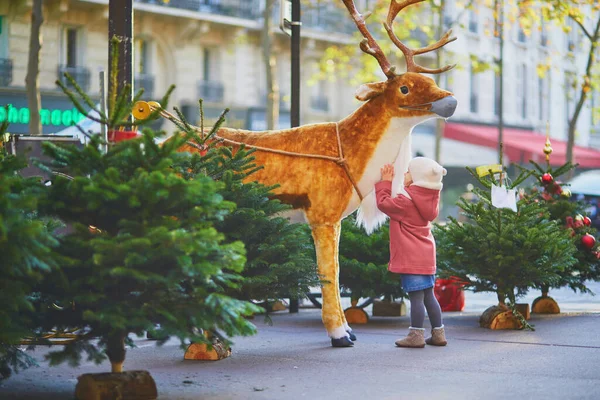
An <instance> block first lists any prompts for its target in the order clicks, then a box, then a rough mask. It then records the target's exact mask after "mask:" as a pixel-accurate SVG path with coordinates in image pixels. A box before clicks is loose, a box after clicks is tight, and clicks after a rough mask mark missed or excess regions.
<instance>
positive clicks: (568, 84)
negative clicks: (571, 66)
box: [565, 71, 575, 125]
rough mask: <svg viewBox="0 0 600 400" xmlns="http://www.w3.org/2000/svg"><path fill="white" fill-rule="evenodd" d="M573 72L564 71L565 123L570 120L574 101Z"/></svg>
mask: <svg viewBox="0 0 600 400" xmlns="http://www.w3.org/2000/svg"><path fill="white" fill-rule="evenodd" d="M574 85H575V74H573V73H572V72H569V71H566V72H565V112H566V119H567V125H568V124H569V122H570V120H571V114H572V113H573V104H574V101H575V96H574V94H575V88H574Z"/></svg>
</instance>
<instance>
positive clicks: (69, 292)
mask: <svg viewBox="0 0 600 400" xmlns="http://www.w3.org/2000/svg"><path fill="white" fill-rule="evenodd" d="M70 81H71V84H72V85H73V86H74V87H75V90H76V93H73V92H71V91H69V90H68V89H66V88H64V87H63V90H65V92H66V93H67V94H68V95H69V96H70V97H71V99H72V100H74V104H75V106H76V107H77V108H78V109H83V106H82V102H84V103H86V104H87V105H88V106H89V107H91V108H93V109H94V110H95V111H96V112H97V113H98V115H99V117H97V119H98V121H99V122H100V123H102V124H105V125H106V126H107V128H108V129H109V130H111V129H115V128H116V127H117V126H119V125H125V124H132V125H133V123H131V122H129V117H128V116H129V113H130V110H131V109H132V106H133V104H132V103H130V102H128V101H127V99H126V97H125V93H126V92H127V91H128V90H129V88H128V87H125V89H124V91H123V92H122V93H120V94H119V95H117V96H116V98H115V100H114V102H113V104H114V108H111V114H110V115H104V114H103V113H102V111H101V110H98V109H97V108H95V106H94V104H93V103H92V102H91V101H90V100H89V98H88V97H87V96H86V94H85V93H83V91H82V90H81V89H80V88H79V87H78V86H77V83H76V82H75V81H74V80H72V79H70ZM57 83H58V82H57ZM58 84H60V83H58ZM169 93H170V92H169ZM169 93H167V96H165V98H164V99H163V100H162V103H163V104H166V103H167V101H168V94H169ZM76 95H79V97H80V98H81V101H80V100H79V98H77V96H76ZM140 95H141V93H138V95H137V96H136V98H135V99H134V101H136V100H137V99H138V98H139V96H140ZM135 124H137V122H136V123H135ZM155 139H156V135H155V134H154V133H153V132H151V131H149V130H144V131H143V133H142V135H141V136H140V137H139V138H136V139H132V140H127V141H123V142H120V143H117V144H110V145H109V146H108V149H107V151H104V148H105V145H106V143H104V142H103V141H102V138H101V137H99V136H97V135H95V136H90V138H89V143H88V144H87V145H86V146H84V147H83V148H77V147H75V146H66V147H59V146H56V145H53V144H51V143H46V144H45V147H44V148H45V152H46V154H47V155H49V156H50V157H51V158H52V162H51V163H49V164H47V165H46V167H47V168H48V169H49V170H50V171H53V170H54V169H55V168H57V167H68V169H69V171H70V173H71V174H72V177H67V176H64V175H57V176H56V177H55V178H54V179H53V180H52V185H51V186H49V187H48V193H47V198H46V201H45V202H44V207H43V211H44V212H45V213H46V214H47V215H51V216H56V217H59V218H61V219H62V220H63V221H65V222H67V223H68V224H70V226H71V227H72V232H70V233H69V234H66V235H64V236H62V237H60V238H59V246H58V247H57V253H58V254H60V255H61V256H62V257H63V258H64V261H63V262H62V263H61V268H60V270H58V271H56V273H53V274H52V273H51V274H50V275H49V276H48V277H47V278H46V279H45V280H44V281H43V282H42V284H40V285H39V287H38V288H37V290H39V292H40V294H41V296H40V309H42V310H43V312H42V313H40V325H41V327H42V328H43V329H44V330H49V329H51V328H53V327H57V328H59V329H61V328H63V329H64V328H73V327H78V328H80V331H79V335H77V337H76V338H75V340H73V341H72V342H70V343H68V344H66V345H65V346H64V347H63V348H62V350H60V351H55V352H52V353H50V354H49V358H50V362H51V364H54V363H59V362H62V361H67V360H68V361H69V362H70V363H72V364H75V365H76V364H78V363H79V362H80V360H81V353H82V352H85V353H87V354H88V358H89V359H91V360H94V361H95V362H101V361H102V360H103V359H104V358H105V356H108V358H109V360H110V362H111V364H112V371H113V372H121V371H122V365H123V362H124V360H125V345H132V341H131V338H130V334H132V333H133V334H137V335H141V334H142V333H143V332H144V331H154V329H155V328H154V327H155V325H156V324H157V323H160V326H161V332H162V333H163V334H165V335H167V336H174V337H177V338H178V339H179V340H180V341H181V343H182V346H185V345H186V344H187V342H189V341H193V342H203V343H209V344H210V341H209V339H208V338H207V337H205V335H203V334H202V333H201V332H200V331H199V330H198V329H197V328H201V329H206V330H209V331H210V332H212V333H213V334H214V335H216V337H218V338H220V339H222V340H224V341H226V342H227V338H226V337H225V336H227V337H231V336H235V335H249V334H253V333H255V327H254V325H252V324H251V323H250V322H248V321H247V320H246V318H244V317H245V316H248V315H251V314H252V313H255V312H259V311H261V310H262V309H261V308H260V307H257V306H255V305H253V304H252V303H250V302H245V301H240V300H237V299H234V298H232V297H230V296H228V295H227V294H226V293H225V292H226V291H227V290H228V289H229V288H235V287H237V286H239V284H240V282H241V280H242V277H241V275H240V272H241V271H242V269H243V267H244V262H245V250H244V246H243V243H241V242H239V241H237V242H229V243H227V242H225V236H224V235H223V234H222V233H220V232H219V231H218V230H217V229H216V228H215V224H216V223H218V222H219V221H221V220H222V219H223V218H224V217H225V216H226V215H228V214H230V213H231V212H232V211H233V210H234V209H235V204H234V203H232V202H229V201H226V200H224V199H223V196H221V195H220V194H219V190H220V189H221V188H222V187H224V183H220V182H215V181H214V180H213V179H212V178H211V177H210V176H207V175H202V174H197V175H196V176H194V179H186V177H184V176H182V174H180V173H179V171H178V170H177V169H176V168H173V165H181V164H183V163H185V160H186V159H189V158H190V157H192V156H191V155H190V154H189V153H186V152H180V151H178V150H179V148H180V147H181V146H182V145H183V144H184V143H186V142H187V141H189V140H191V138H190V136H189V135H186V134H176V135H174V136H173V137H172V138H171V139H170V140H168V141H167V142H165V143H164V144H163V145H160V146H159V145H158V144H157V143H156V140H155ZM49 304H57V305H59V306H61V307H59V309H56V308H52V307H47V305H49ZM44 306H46V307H44ZM97 338H99V340H96V339H97Z"/></svg>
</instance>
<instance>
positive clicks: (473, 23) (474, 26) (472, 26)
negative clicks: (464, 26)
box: [469, 9, 479, 33]
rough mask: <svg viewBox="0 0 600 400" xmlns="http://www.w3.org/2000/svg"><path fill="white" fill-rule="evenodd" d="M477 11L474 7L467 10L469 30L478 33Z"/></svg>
mask: <svg viewBox="0 0 600 400" xmlns="http://www.w3.org/2000/svg"><path fill="white" fill-rule="evenodd" d="M477 17H478V15H477V12H476V10H474V9H470V10H469V32H473V33H478V32H479V23H478V20H477Z"/></svg>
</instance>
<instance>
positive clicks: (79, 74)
mask: <svg viewBox="0 0 600 400" xmlns="http://www.w3.org/2000/svg"><path fill="white" fill-rule="evenodd" d="M65 73H67V74H69V75H71V77H72V78H73V79H74V80H75V82H77V84H78V85H79V86H80V87H81V89H82V90H83V91H84V92H87V91H88V89H89V88H90V70H89V69H87V68H86V67H67V66H66V65H59V66H58V80H60V81H61V82H62V83H63V84H64V85H65V86H66V87H71V82H69V80H68V79H67V78H66V77H65V76H64V74H65Z"/></svg>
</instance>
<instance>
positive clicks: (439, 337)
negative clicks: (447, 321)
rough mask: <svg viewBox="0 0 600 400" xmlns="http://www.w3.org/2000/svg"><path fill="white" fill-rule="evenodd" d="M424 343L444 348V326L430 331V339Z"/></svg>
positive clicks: (445, 342)
mask: <svg viewBox="0 0 600 400" xmlns="http://www.w3.org/2000/svg"><path fill="white" fill-rule="evenodd" d="M425 343H427V344H430V345H432V346H445V345H447V344H448V342H447V341H446V333H445V332H444V325H442V326H440V327H439V328H433V329H431V337H430V338H427V339H426V340H425Z"/></svg>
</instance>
